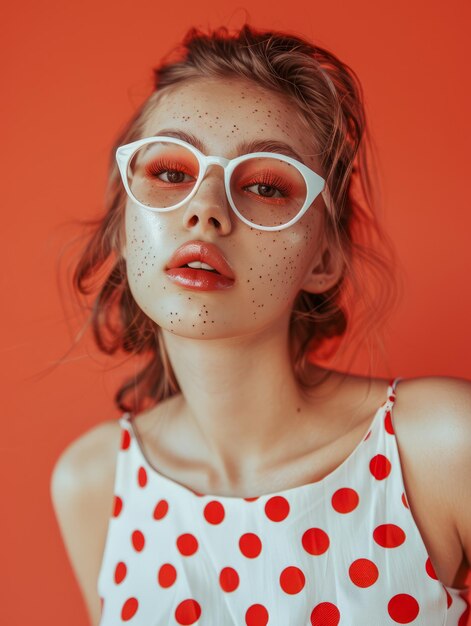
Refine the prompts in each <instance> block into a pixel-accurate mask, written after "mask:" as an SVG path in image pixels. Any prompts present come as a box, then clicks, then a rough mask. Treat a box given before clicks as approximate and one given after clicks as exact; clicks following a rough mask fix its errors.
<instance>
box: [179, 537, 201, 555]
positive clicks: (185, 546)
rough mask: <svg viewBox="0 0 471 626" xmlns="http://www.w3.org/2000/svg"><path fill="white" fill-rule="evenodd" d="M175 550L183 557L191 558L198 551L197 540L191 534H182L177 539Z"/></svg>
mask: <svg viewBox="0 0 471 626" xmlns="http://www.w3.org/2000/svg"><path fill="white" fill-rule="evenodd" d="M177 548H178V550H179V551H180V554H183V556H191V555H192V554H194V553H195V552H196V550H198V540H197V539H196V537H195V536H194V535H192V534H191V533H184V534H183V535H180V536H179V537H178V538H177Z"/></svg>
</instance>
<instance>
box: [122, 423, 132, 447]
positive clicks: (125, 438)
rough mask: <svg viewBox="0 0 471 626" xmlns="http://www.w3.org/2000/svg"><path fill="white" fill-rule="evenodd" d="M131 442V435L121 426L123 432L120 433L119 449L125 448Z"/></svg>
mask: <svg viewBox="0 0 471 626" xmlns="http://www.w3.org/2000/svg"><path fill="white" fill-rule="evenodd" d="M130 443H131V436H130V434H129V432H128V431H127V430H126V429H125V428H123V432H122V434H121V450H127V449H128V448H129V445H130Z"/></svg>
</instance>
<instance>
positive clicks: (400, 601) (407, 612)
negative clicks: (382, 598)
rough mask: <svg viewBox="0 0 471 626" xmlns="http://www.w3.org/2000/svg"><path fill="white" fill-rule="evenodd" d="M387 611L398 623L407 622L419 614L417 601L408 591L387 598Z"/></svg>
mask: <svg viewBox="0 0 471 626" xmlns="http://www.w3.org/2000/svg"><path fill="white" fill-rule="evenodd" d="M388 613H389V616H390V617H391V619H392V620H394V621H395V622H397V623H398V624H409V623H410V622H413V621H414V620H415V618H416V617H417V615H418V614H419V603H418V602H417V600H416V599H415V598H413V597H412V596H410V595H409V594H408V593H398V594H397V595H396V596H393V597H392V598H391V600H389V602H388Z"/></svg>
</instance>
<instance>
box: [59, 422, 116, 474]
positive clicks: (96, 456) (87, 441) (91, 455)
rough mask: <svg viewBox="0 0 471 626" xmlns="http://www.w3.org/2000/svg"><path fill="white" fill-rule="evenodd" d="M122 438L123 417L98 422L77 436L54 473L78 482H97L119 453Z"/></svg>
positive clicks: (61, 456) (62, 454)
mask: <svg viewBox="0 0 471 626" xmlns="http://www.w3.org/2000/svg"><path fill="white" fill-rule="evenodd" d="M120 437H121V426H120V423H119V420H107V421H104V422H100V423H99V424H96V425H94V426H92V427H91V428H89V429H88V430H86V431H85V432H83V433H82V434H80V435H79V436H78V437H76V438H75V439H73V440H72V441H71V442H70V443H69V444H68V445H67V446H66V447H65V448H64V450H63V451H62V452H61V454H60V456H59V457H58V459H57V461H56V463H55V466H54V470H53V476H56V477H57V476H58V475H60V476H61V477H62V478H63V479H66V478H67V479H68V480H69V481H72V480H74V482H77V483H80V482H83V483H84V484H86V483H87V482H88V481H92V482H93V481H94V482H95V483H96V481H97V479H99V477H101V476H103V472H102V471H101V470H104V469H105V468H106V466H107V465H108V464H109V462H110V461H112V460H113V458H114V457H115V456H116V452H117V450H118V447H119V442H120Z"/></svg>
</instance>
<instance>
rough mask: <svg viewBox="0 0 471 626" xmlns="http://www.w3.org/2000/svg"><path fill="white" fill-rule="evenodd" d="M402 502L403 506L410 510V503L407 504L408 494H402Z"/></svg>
mask: <svg viewBox="0 0 471 626" xmlns="http://www.w3.org/2000/svg"><path fill="white" fill-rule="evenodd" d="M401 500H402V504H403V505H404V506H405V507H406V509H408V508H409V503H408V502H407V498H406V494H405V493H404V492H403V493H402V496H401Z"/></svg>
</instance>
